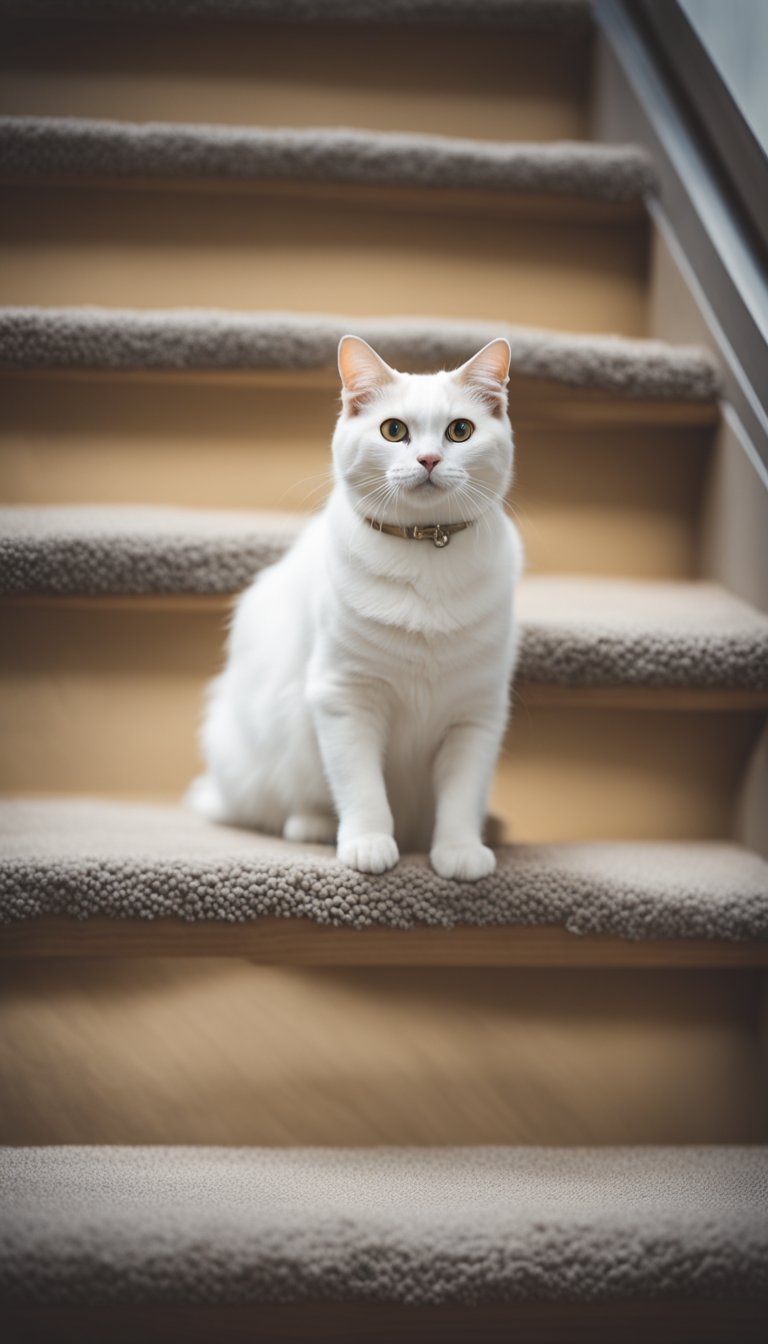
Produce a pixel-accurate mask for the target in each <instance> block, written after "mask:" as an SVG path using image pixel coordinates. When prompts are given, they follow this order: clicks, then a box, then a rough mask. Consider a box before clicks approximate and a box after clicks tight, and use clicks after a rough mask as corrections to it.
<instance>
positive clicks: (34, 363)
mask: <svg viewBox="0 0 768 1344" xmlns="http://www.w3.org/2000/svg"><path fill="white" fill-rule="evenodd" d="M350 331H351V332H355V333H357V334H358V335H360V336H362V337H364V338H365V339H366V340H368V341H370V342H371V344H372V345H374V346H375V347H376V349H377V350H379V351H380V353H381V354H382V355H383V356H384V358H385V359H387V360H389V361H390V362H391V363H392V364H394V365H395V366H397V367H400V368H403V369H409V368H417V367H418V368H435V367H439V366H440V365H443V364H444V365H446V366H447V367H452V366H454V365H457V364H460V363H461V362H462V361H463V360H465V359H468V358H469V357H470V356H471V355H473V354H474V353H475V352H476V351H477V350H479V349H480V348H481V347H482V346H483V345H485V344H486V343H487V342H488V341H490V340H493V338H494V337H496V336H500V335H501V336H506V337H507V339H508V340H509V342H510V344H511V347H512V365H511V368H512V374H513V376H514V375H521V376H525V377H529V378H540V379H547V380H549V381H556V382H559V383H562V384H563V385H564V386H566V387H573V388H584V389H594V390H602V391H606V392H610V393H615V394H616V395H618V396H623V397H629V398H635V399H639V400H665V401H667V400H673V399H678V400H682V401H695V402H701V401H711V400H712V399H713V398H714V397H716V396H717V393H718V390H719V377H718V372H717V368H716V365H715V362H714V360H713V358H712V356H711V355H710V354H709V352H708V351H706V350H702V349H699V348H697V347H691V346H674V345H668V344H666V343H665V342H663V341H651V340H631V339H627V338H625V337H621V336H592V335H580V334H571V333H567V332H555V331H542V330H539V329H537V328H530V327H516V326H510V325H506V324H504V323H498V322H462V321H455V320H454V321H449V320H447V319H442V318H439V319H438V318H428V317H425V318H413V317H402V318H400V317H394V318H393V317H389V318H356V317H355V318H347V317H343V316H337V315H335V314H331V315H324V314H323V315H318V314H310V313H293V312H283V313H280V312H258V313H249V314H242V313H233V312H227V311H223V310H216V309H213V310H211V309H172V310H166V311H162V310H161V311H158V310H153V311H139V310H134V309H119V308H93V307H83V308H79V307H78V308H18V307H17V308H0V369H3V368H5V369H28V370H46V369H90V370H104V371H109V370H134V371H137V370H141V371H146V372H162V371H168V372H173V371H182V370H187V371H193V370H211V371H214V370H223V371H245V370H250V371H264V370H272V371H275V370H279V371H284V370H295V371H317V370H326V371H331V370H332V371H333V372H334V374H335V370H336V347H337V346H338V343H339V338H340V337H341V336H343V335H344V334H345V332H350ZM513 415H514V408H513Z"/></svg>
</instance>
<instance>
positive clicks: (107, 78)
mask: <svg viewBox="0 0 768 1344" xmlns="http://www.w3.org/2000/svg"><path fill="white" fill-rule="evenodd" d="M590 55H591V52H590V42H589V39H588V37H582V36H579V37H577V36H575V35H573V34H570V35H566V34H562V35H560V34H558V33H557V32H551V31H550V32H546V33H524V32H502V33H500V32H499V31H498V30H494V29H493V28H490V29H489V28H484V27H482V26H479V25H466V26H462V27H450V26H448V27H443V28H441V27H440V26H438V25H435V24H434V23H430V24H420V25H413V26H411V25H409V26H408V28H407V29H404V28H403V26H402V25H401V24H382V25H379V24H351V25H348V26H343V25H339V24H325V23H323V24H318V25H314V26H312V27H307V28H303V29H299V30H297V28H296V26H295V25H292V24H280V23H274V22H273V23H259V24H257V25H254V24H253V23H250V24H249V23H245V24H241V23H237V22H234V21H232V20H228V21H227V22H226V23H224V24H221V23H215V22H214V23H210V22H209V23H206V22H204V21H200V20H195V19H190V18H189V17H187V16H185V17H184V21H183V23H178V24H172V23H171V24H162V25H161V24H157V23H152V24H151V25H150V26H145V25H142V24H141V23H135V22H134V23H132V22H130V21H121V22H119V23H114V22H110V23H109V24H97V25H90V26H89V25H83V24H77V23H72V22H69V23H67V24H63V25H61V26H58V25H56V24H55V21H54V22H50V21H46V24H45V27H44V29H43V30H41V25H40V24H39V23H33V24H28V25H21V24H19V25H17V26H15V27H14V28H12V29H11V31H10V32H9V33H8V34H7V36H6V40H5V42H4V54H3V57H2V67H1V68H0V113H2V114H5V115H9V114H10V115H26V116H57V117H66V116H70V117H72V116H74V117H92V118H106V119H113V120H117V121H166V122H206V123H208V124H211V125H216V124H229V125H243V126H323V125H326V126H362V127H366V128H367V129H370V130H384V131H423V132H426V133H429V134H439V135H461V136H469V137H471V138H477V139H484V140H558V139H562V140H581V139H586V138H587V136H588V133H589V127H588V79H589V66H590Z"/></svg>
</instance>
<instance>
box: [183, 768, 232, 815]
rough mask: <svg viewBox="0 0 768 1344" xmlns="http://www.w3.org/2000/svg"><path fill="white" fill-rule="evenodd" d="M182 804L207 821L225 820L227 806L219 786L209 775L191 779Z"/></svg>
mask: <svg viewBox="0 0 768 1344" xmlns="http://www.w3.org/2000/svg"><path fill="white" fill-rule="evenodd" d="M183 802H184V806H185V807H189V808H191V809H192V811H193V812H197V813H198V815H199V816H201V817H206V818H207V820H208V821H227V819H228V817H227V808H226V805H225V803H224V799H223V798H222V796H221V793H220V791H219V786H218V784H217V783H216V781H215V779H212V778H211V776H210V775H198V776H197V779H193V780H192V783H191V784H190V786H189V788H188V789H187V791H186V793H185V794H184V798H183Z"/></svg>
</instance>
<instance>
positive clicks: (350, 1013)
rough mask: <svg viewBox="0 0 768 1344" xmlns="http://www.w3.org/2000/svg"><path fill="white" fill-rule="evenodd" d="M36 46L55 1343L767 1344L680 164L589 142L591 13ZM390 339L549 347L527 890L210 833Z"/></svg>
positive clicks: (761, 1113)
mask: <svg viewBox="0 0 768 1344" xmlns="http://www.w3.org/2000/svg"><path fill="white" fill-rule="evenodd" d="M0 17H2V19H3V21H4V24H5V32H6V35H7V39H8V40H7V41H6V42H4V43H3V48H2V52H0V182H1V183H2V188H3V193H4V198H5V199H4V208H3V212H2V216H1V217H0V272H1V273H2V300H3V303H4V304H5V305H6V307H4V308H3V309H1V310H0V399H1V400H2V410H1V411H0V621H2V627H3V638H2V640H0V686H1V687H2V700H1V701H0V715H1V716H2V717H1V718H0V739H1V740H2V742H3V760H2V765H0V794H2V795H3V796H2V799H0V948H1V951H2V960H1V961H0V965H1V966H2V983H1V984H0V1089H1V1090H2V1091H3V1093H4V1103H3V1107H2V1109H1V1110H0V1143H2V1144H5V1145H7V1146H6V1147H5V1148H2V1149H0V1187H2V1190H3V1193H4V1196H5V1198H4V1200H3V1201H2V1204H3V1207H4V1209H5V1213H4V1214H0V1328H2V1329H3V1331H4V1333H5V1337H8V1338H10V1339H12V1340H14V1341H15V1340H16V1339H17V1338H18V1339H19V1340H22V1339H23V1340H25V1341H27V1340H45V1341H52V1340H68V1339H71V1338H78V1339H82V1340H84V1341H85V1340H89V1339H99V1340H101V1339H104V1338H106V1337H109V1338H110V1339H111V1340H115V1341H119V1340H122V1339H125V1340H128V1339H130V1340H131V1341H133V1340H135V1339H136V1338H137V1336H138V1335H141V1336H142V1337H144V1338H146V1339H147V1340H154V1339H157V1340H160V1339H163V1340H165V1339H168V1338H170V1337H171V1336H173V1337H175V1336H177V1335H183V1336H185V1337H186V1338H188V1339H191V1340H192V1339H201V1340H202V1339H213V1338H215V1339H221V1340H227V1339H232V1340H236V1339H243V1340H244V1339H252V1338H264V1339H273V1338H274V1339H277V1338H280V1339H286V1340H287V1339H291V1340H297V1341H299V1340H301V1341H304V1340H309V1339H312V1340H321V1339H334V1340H346V1339H349V1340H352V1339H355V1340H356V1339H360V1338H363V1337H365V1338H371V1339H379V1338H381V1339H391V1338H393V1337H394V1336H398V1337H403V1338H405V1339H409V1338H411V1339H413V1340H414V1341H415V1340H419V1341H421V1340H431V1339H435V1340H438V1339H439V1340H449V1339H456V1340H462V1341H463V1340H466V1339H470V1338H472V1339H478V1340H485V1339H487V1340H496V1339H498V1340H501V1339H509V1338H510V1337H511V1335H512V1334H514V1335H515V1337H518V1336H519V1337H520V1338H523V1337H525V1338H530V1339H532V1340H533V1339H536V1340H541V1341H542V1344H543V1341H545V1340H547V1341H551V1344H555V1341H562V1344H565V1341H575V1340H584V1341H586V1340H590V1341H593V1340H599V1339H606V1340H607V1339H614V1338H615V1337H616V1335H617V1334H619V1333H621V1335H622V1336H623V1337H626V1338H627V1339H628V1340H633V1339H638V1340H639V1339H646V1338H647V1336H648V1333H649V1332H650V1331H652V1330H655V1331H656V1333H657V1334H658V1336H659V1338H660V1339H663V1340H664V1341H665V1342H666V1341H667V1340H669V1341H675V1340H689V1341H693V1340H696V1341H697V1344H698V1341H707V1340H710V1341H723V1344H725V1341H726V1340H727V1341H728V1344H730V1341H731V1340H735V1341H740V1340H752V1339H754V1340H757V1339H759V1338H761V1333H760V1332H761V1329H762V1325H763V1319H764V1307H765V1296H766V1292H768V1285H767V1284H766V1280H765V1273H764V1267H763V1266H764V1258H765V1249H766V1245H767V1244H768V1241H767V1238H768V1229H767V1228H766V1220H765V1216H764V1210H765V1201H764V1195H765V1182H766V1174H765V1148H764V1144H765V1139H766V1133H767V1132H768V1093H766V1087H765V1069H764V1060H765V967H766V964H767V962H768V878H767V877H766V871H767V870H766V865H765V863H764V862H763V861H762V860H761V859H760V858H759V857H758V855H757V854H756V853H754V852H753V851H752V848H751V847H750V846H751V843H753V842H752V841H750V840H748V839H747V831H748V829H749V828H748V827H747V825H746V823H745V822H744V820H743V818H744V816H745V815H746V812H747V811H748V810H749V808H750V807H751V808H752V811H753V812H754V810H755V804H754V802H748V800H749V799H750V798H752V794H750V788H751V782H750V781H751V778H752V774H753V772H754V769H755V762H756V761H757V759H758V756H759V752H760V749H761V748H760V742H761V736H762V734H763V733H764V730H765V724H766V717H767V713H766V711H768V634H766V631H768V618H766V617H765V616H764V615H763V614H762V613H761V612H760V611H759V610H758V609H757V607H755V606H754V605H753V604H752V603H751V602H749V601H746V602H745V601H744V600H743V594H742V595H738V594H737V593H736V592H730V591H728V581H727V579H726V580H725V582H723V580H722V576H719V575H717V574H713V571H712V568H711V566H710V564H709V560H708V555H709V551H708V547H709V531H710V529H711V525H712V523H711V512H712V507H713V505H712V501H713V497H714V496H715V494H716V493H717V491H718V490H719V489H721V488H722V475H721V472H722V446H721V436H722V432H723V431H722V425H723V420H722V417H721V409H722V408H721V404H720V401H719V398H720V396H721V393H722V384H721V380H720V375H719V371H718V366H717V362H716V360H714V359H713V357H712V355H711V354H710V353H709V352H708V351H706V350H703V349H700V348H691V347H688V346H681V345H677V344H669V343H667V342H662V341H659V340H656V339H651V337H652V336H654V335H655V332H656V327H655V326H654V325H653V323H654V321H655V319H654V317H653V308H654V302H655V301H652V300H651V297H650V286H651V283H652V259H653V257H654V255H655V253H656V249H657V246H658V239H657V238H656V237H655V234H654V228H653V225H652V223H651V221H650V218H649V216H648V214H647V211H646V200H647V197H648V193H649V192H652V190H653V167H652V165H650V164H649V162H648V161H647V160H646V158H645V156H644V155H643V154H642V153H640V152H638V151H637V149H636V148H634V147H631V146H613V147H611V148H610V149H608V148H606V147H605V146H599V145H597V144H595V143H593V142H590V141H589V140H588V135H589V127H590V119H591V111H592V102H593V79H592V61H593V29H592V20H591V17H590V6H589V5H588V4H586V3H583V0H538V2H537V3H536V4H532V3H529V0H510V2H509V3H506V0H505V2H504V3H496V0H481V2H480V3H477V2H473V3H470V0H389V3H388V4H386V5H384V4H382V3H379V2H378V0H365V2H364V3H359V0H326V3H324V4H319V3H314V0H280V3H278V0H193V3H189V2H188V0H156V3H155V4H154V5H150V4H144V3H134V0H108V2H106V3H102V4H99V5H96V4H95V2H94V3H89V0H72V3H71V4H69V3H68V4H67V5H66V6H65V5H61V4H55V3H53V0H35V5H34V13H32V7H31V6H26V5H24V4H21V3H17V2H16V0H0ZM363 67H364V68H365V70H366V77H365V79H361V78H360V77H359V71H360V69H361V68H363ZM656 264H657V263H656V262H653V266H655V265H656ZM654 283H655V282H654ZM349 330H354V331H357V332H359V334H360V335H362V336H364V337H365V338H366V339H368V340H370V341H371V342H372V343H373V344H374V345H375V346H376V348H377V349H380V351H381V353H382V354H383V355H384V356H385V357H386V358H388V359H390V360H391V361H392V362H393V363H394V364H396V365H398V366H399V367H403V368H414V369H418V368H426V369H429V368H435V367H440V366H443V367H452V366H454V365H455V364H457V363H459V362H460V361H461V360H463V359H465V358H467V357H468V356H469V355H470V354H472V353H473V352H474V350H475V349H477V348H479V347H480V346H481V345H482V344H484V343H485V342H486V341H487V340H489V339H491V338H492V337H493V336H495V335H498V334H505V335H507V336H508V338H509V340H510V343H511V346H512V352H513V364H512V376H511V381H510V415H511V419H512V423H513V426H514V429H515V439H516V452H517V461H516V480H515V484H514V487H513V490H512V493H511V495H510V501H509V503H510V508H511V509H512V511H513V512H514V514H515V516H516V517H517V518H518V520H519V522H520V525H521V528H522V531H523V534H524V537H525V541H526V548H527V554H528V563H529V570H528V577H527V578H526V580H525V582H524V584H523V585H522V588H521V593H520V602H521V612H522V615H523V620H524V624H525V631H526V633H525V640H524V648H523V656H522V663H521V672H520V677H519V679H518V681H517V682H516V683H515V686H514V688H513V691H512V696H513V712H512V720H511V726H510V730H509V737H508V740H507V742H506V744H505V748H504V752H503V754H502V757H501V760H500V763H499V768H498V771H497V776H496V782H495V787H494V796H493V799H492V806H493V811H494V812H495V813H496V814H497V818H498V819H499V820H500V821H501V822H502V823H503V824H504V825H505V826H506V837H505V842H504V843H501V844H500V845H499V850H498V853H499V867H498V870H497V873H496V875H495V876H494V877H493V878H492V879H487V880H486V881H484V882H483V883H481V884H479V886H476V887H471V888H470V887H469V886H463V885H459V884H450V883H444V882H440V880H439V879H437V878H436V877H435V875H434V874H433V873H432V872H431V870H430V869H429V866H428V863H427V860H426V856H424V855H412V856H405V857H404V858H403V860H402V861H401V863H400V865H399V866H398V868H397V869H395V870H394V872H393V873H392V874H390V875H387V876H385V877H384V878H381V879H368V878H363V877H362V875H359V874H351V873H350V872H349V871H348V870H344V869H342V868H341V867H340V866H339V865H338V864H337V863H336V861H335V859H334V857H333V854H332V851H331V850H330V848H326V847H314V846H291V845H288V844H286V842H284V841H282V840H280V839H279V838H276V837H262V836H257V835H254V834H251V833H248V832H242V831H236V830H232V829H230V828H223V827H213V826H210V825H207V824H205V823H203V822H201V821H200V820H199V819H197V818H195V817H194V816H192V815H191V814H189V813H188V812H186V811H185V810H184V809H182V808H181V807H180V805H179V800H180V796H181V793H182V791H183V789H184V788H185V786H186V784H187V783H188V782H189V780H190V778H191V777H192V776H193V775H194V774H195V773H196V771H197V770H198V768H199V761H198V758H197V751H196V743H195V737H196V726H197V723H198V721H199V717H200V712H201V705H202V692H203V688H204V685H205V683H206V681H207V680H208V679H209V678H210V676H211V675H213V674H214V673H215V671H216V670H217V668H218V667H219V666H220V664H221V658H222V651H223V646H224V640H225V637H226V627H227V621H228V615H229V610H230V607H231V602H232V598H233V595H234V593H235V592H236V591H237V589H238V588H240V587H242V586H243V585H244V584H246V583H247V582H248V580H249V578H250V576H251V575H252V574H253V573H254V572H255V571H256V570H257V569H258V568H259V567H261V566H262V565H264V564H266V563H269V562H270V561H271V560H273V559H275V558H276V557H277V556H278V555H279V554H280V553H281V552H282V550H283V549H284V547H285V546H286V545H287V544H289V543H290V540H291V538H292V537H293V536H294V535H296V532H297V530H298V529H299V528H300V527H301V526H302V525H303V524H304V522H305V521H306V515H307V514H308V513H311V511H312V510H313V509H314V508H316V507H318V505H319V504H320V502H321V500H322V498H323V492H324V490H325V489H326V488H327V467H328V451H327V445H328V440H329V437H330V432H331V429H332V424H333V419H334V415H335V411H336V404H337V402H336V397H337V378H336V373H335V347H336V344H337V342H338V338H339V336H340V335H341V334H343V333H344V332H345V331H349ZM754 829H755V828H754V827H752V829H751V830H750V831H749V834H750V835H753V833H754ZM64 1231H66V1235H64ZM73 1246H74V1247H75V1248H76V1250H75V1251H74V1252H72V1247H73ZM468 1248H469V1249H468ZM393 1257H394V1258H393ZM190 1266H194V1270H193V1272H192V1271H190V1268H189V1267H190ZM489 1267H490V1268H489ZM390 1270H391V1272H390ZM409 1276H410V1277H409Z"/></svg>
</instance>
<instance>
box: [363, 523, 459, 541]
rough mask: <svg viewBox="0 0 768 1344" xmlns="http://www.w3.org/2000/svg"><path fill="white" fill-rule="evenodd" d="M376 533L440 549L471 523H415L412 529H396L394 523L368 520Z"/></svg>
mask: <svg viewBox="0 0 768 1344" xmlns="http://www.w3.org/2000/svg"><path fill="white" fill-rule="evenodd" d="M365 521H366V523H368V525H369V526H370V527H372V528H373V530H374V532H386V533H387V535H388V536H390V537H405V539H406V541H431V542H432V545H433V546H437V547H439V548H440V549H442V548H443V546H447V545H448V542H449V541H450V540H451V537H452V535H453V533H454V532H463V531H464V529H465V528H466V527H470V526H471V523H428V524H427V523H414V524H413V526H412V527H396V526H395V524H394V523H380V522H379V521H378V519H376V518H366V520H365Z"/></svg>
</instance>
